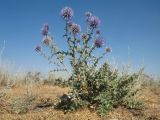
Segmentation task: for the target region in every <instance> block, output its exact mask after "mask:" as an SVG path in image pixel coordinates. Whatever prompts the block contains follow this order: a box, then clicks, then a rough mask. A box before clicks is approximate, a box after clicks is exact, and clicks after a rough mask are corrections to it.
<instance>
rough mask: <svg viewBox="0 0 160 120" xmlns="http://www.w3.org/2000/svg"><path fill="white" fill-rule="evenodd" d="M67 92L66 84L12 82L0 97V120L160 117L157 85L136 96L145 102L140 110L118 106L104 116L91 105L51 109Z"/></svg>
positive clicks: (150, 119)
mask: <svg viewBox="0 0 160 120" xmlns="http://www.w3.org/2000/svg"><path fill="white" fill-rule="evenodd" d="M3 89H4V87H3V86H2V87H0V90H1V91H2V90H3ZM68 91H69V89H68V88H67V87H64V88H63V87H59V86H55V85H42V84H35V85H15V86H13V87H12V88H8V89H6V90H5V94H4V95H3V96H1V97H0V120H160V87H157V86H156V87H154V86H153V85H145V86H143V88H142V92H141V94H140V95H139V97H138V98H137V99H141V100H143V101H144V104H145V107H144V108H143V109H142V110H133V109H126V108H123V107H118V108H115V109H114V110H113V111H112V112H110V113H108V114H107V115H106V116H104V117H100V116H99V115H98V113H96V111H95V110H93V109H91V108H90V109H89V108H84V109H81V110H78V111H75V112H69V113H64V112H63V111H61V110H56V109H54V107H53V106H54V104H55V103H56V102H57V101H58V100H59V99H58V97H60V96H61V95H62V94H64V93H67V92H68Z"/></svg>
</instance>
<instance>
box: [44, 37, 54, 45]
mask: <svg viewBox="0 0 160 120" xmlns="http://www.w3.org/2000/svg"><path fill="white" fill-rule="evenodd" d="M42 42H43V44H44V45H46V46H49V45H50V44H51V43H52V38H51V37H48V36H47V37H45V38H44V40H43V41H42Z"/></svg>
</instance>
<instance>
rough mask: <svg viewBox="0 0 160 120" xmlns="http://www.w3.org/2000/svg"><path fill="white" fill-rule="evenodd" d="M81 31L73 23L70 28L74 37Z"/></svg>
mask: <svg viewBox="0 0 160 120" xmlns="http://www.w3.org/2000/svg"><path fill="white" fill-rule="evenodd" d="M80 31H81V27H80V25H78V24H75V23H73V24H72V26H71V32H72V33H73V34H74V35H75V34H77V33H79V32H80Z"/></svg>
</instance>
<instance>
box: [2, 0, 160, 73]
mask: <svg viewBox="0 0 160 120" xmlns="http://www.w3.org/2000/svg"><path fill="white" fill-rule="evenodd" d="M64 6H70V7H72V8H73V9H74V13H75V15H74V21H76V22H77V23H78V24H80V25H82V26H84V13H85V12H86V11H91V12H92V13H93V14H94V15H96V16H99V18H100V19H101V26H100V27H101V30H102V35H103V38H105V39H106V41H107V42H106V44H107V45H110V46H112V49H113V52H112V54H110V55H108V58H109V59H111V58H112V57H114V58H115V59H117V60H118V61H121V62H124V63H125V62H127V61H128V46H129V47H130V59H131V61H132V64H133V65H134V66H140V65H141V63H142V61H144V66H145V69H146V71H147V72H148V73H152V74H157V75H159V73H160V62H159V61H160V53H159V52H160V0H0V47H1V46H2V44H3V40H5V41H6V49H5V52H4V55H3V58H4V59H7V60H9V61H11V62H13V63H15V66H16V67H17V68H18V67H21V69H24V70H31V69H37V70H42V71H49V70H50V69H51V68H52V67H53V66H52V67H49V65H48V63H47V61H46V60H45V59H43V58H42V57H41V56H39V55H37V54H36V53H35V52H34V47H35V45H37V44H38V43H39V42H40V41H41V38H42V36H41V34H40V29H41V27H42V25H43V23H46V22H48V23H49V24H50V25H51V32H52V34H53V35H54V37H55V40H56V43H57V44H58V46H59V47H60V48H66V47H65V44H64V39H62V33H63V29H64V28H63V26H64V23H63V20H62V19H61V17H60V16H59V13H60V10H61V9H62V8H63V7H64Z"/></svg>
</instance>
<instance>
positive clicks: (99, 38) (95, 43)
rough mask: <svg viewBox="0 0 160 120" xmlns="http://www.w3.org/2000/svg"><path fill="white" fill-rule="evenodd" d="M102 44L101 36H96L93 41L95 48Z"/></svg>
mask: <svg viewBox="0 0 160 120" xmlns="http://www.w3.org/2000/svg"><path fill="white" fill-rule="evenodd" d="M103 45H104V40H103V39H102V38H101V37H98V38H97V39H96V40H95V42H94V46H95V47H96V48H100V47H102V46H103Z"/></svg>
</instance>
